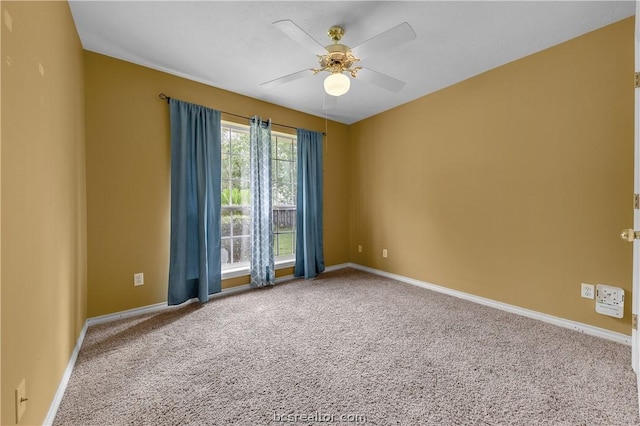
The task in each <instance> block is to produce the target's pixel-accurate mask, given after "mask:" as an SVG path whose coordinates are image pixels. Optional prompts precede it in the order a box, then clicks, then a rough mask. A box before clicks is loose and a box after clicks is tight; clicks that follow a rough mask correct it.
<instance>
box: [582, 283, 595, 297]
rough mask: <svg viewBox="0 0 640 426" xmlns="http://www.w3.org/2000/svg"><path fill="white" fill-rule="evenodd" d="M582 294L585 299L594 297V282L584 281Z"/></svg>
mask: <svg viewBox="0 0 640 426" xmlns="http://www.w3.org/2000/svg"><path fill="white" fill-rule="evenodd" d="M580 295H581V296H582V297H584V298H585V299H593V298H594V297H595V292H594V291H593V284H585V283H582V291H581V293H580Z"/></svg>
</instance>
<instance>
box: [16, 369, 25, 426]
mask: <svg viewBox="0 0 640 426" xmlns="http://www.w3.org/2000/svg"><path fill="white" fill-rule="evenodd" d="M25 411H27V383H26V382H25V379H22V381H20V384H19V385H18V387H17V388H16V423H20V419H21V418H22V416H23V415H24V412H25Z"/></svg>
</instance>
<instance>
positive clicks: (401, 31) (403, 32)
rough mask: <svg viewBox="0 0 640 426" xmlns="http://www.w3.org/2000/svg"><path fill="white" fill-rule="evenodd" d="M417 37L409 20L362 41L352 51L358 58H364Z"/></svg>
mask: <svg viewBox="0 0 640 426" xmlns="http://www.w3.org/2000/svg"><path fill="white" fill-rule="evenodd" d="M415 38H416V33H415V32H414V31H413V28H411V25H409V24H408V23H407V22H403V23H402V24H400V25H397V26H395V27H393V28H391V29H390V30H387V31H385V32H383V33H381V34H378V35H377V36H375V37H372V38H370V39H369V40H367V41H365V42H362V43H360V44H359V45H357V46H356V47H354V48H353V49H351V53H353V54H354V55H355V56H356V58H359V59H364V58H366V57H367V56H370V55H372V54H374V53H377V52H382V51H385V50H388V49H390V48H392V47H396V46H399V45H401V44H403V43H406V42H408V41H411V40H414V39H415Z"/></svg>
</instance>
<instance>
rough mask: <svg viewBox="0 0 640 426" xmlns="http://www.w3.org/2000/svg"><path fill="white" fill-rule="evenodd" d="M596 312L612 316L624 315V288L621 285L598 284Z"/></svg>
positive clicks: (619, 316) (620, 316)
mask: <svg viewBox="0 0 640 426" xmlns="http://www.w3.org/2000/svg"><path fill="white" fill-rule="evenodd" d="M596 312H597V313H599V314H603V315H609V316H610V317H615V318H622V317H623V315H624V290H623V289H622V288H620V287H613V286H610V285H604V284H598V285H597V286H596Z"/></svg>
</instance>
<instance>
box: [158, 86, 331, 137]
mask: <svg viewBox="0 0 640 426" xmlns="http://www.w3.org/2000/svg"><path fill="white" fill-rule="evenodd" d="M158 97H159V98H160V99H162V100H166V101H167V103H169V100H170V99H171V98H170V97H169V96H167V95H165V94H164V93H160V94H159V95H158ZM220 112H221V113H223V114H227V115H232V116H234V117H239V118H244V119H247V120H251V117H245V116H244V115H240V114H234V113H232V112H227V111H220ZM271 124H273V125H274V126H280V127H287V128H289V129H294V130H298V128H297V127H293V126H289V125H287V124H279V123H271ZM321 133H322V136H327V134H326V133H325V132H321Z"/></svg>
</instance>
